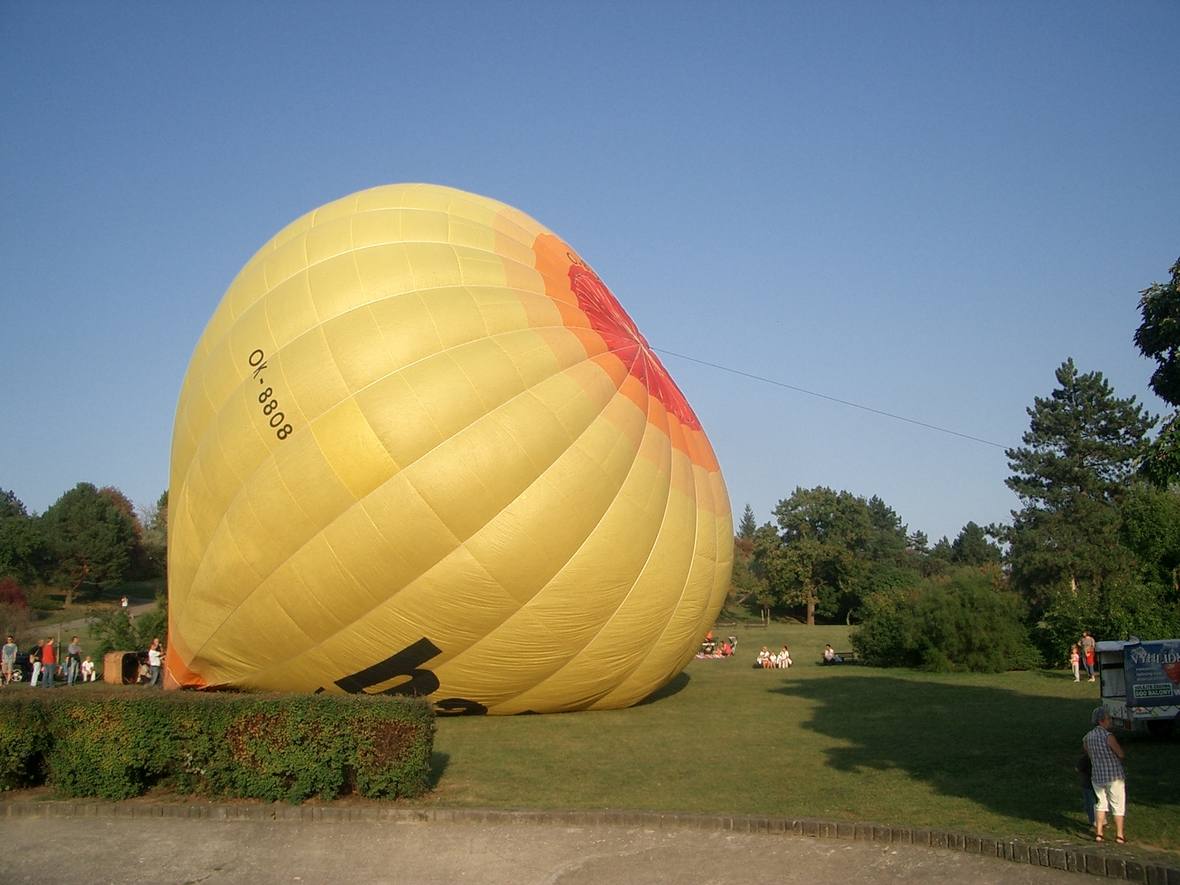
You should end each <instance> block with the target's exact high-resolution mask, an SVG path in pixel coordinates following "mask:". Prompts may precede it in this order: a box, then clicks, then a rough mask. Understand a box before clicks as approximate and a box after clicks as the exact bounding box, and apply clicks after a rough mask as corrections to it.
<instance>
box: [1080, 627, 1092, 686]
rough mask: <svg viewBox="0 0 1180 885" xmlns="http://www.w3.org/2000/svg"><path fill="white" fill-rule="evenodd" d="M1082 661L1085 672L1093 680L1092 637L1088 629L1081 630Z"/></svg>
mask: <svg viewBox="0 0 1180 885" xmlns="http://www.w3.org/2000/svg"><path fill="white" fill-rule="evenodd" d="M1081 646H1082V661H1083V662H1084V663H1085V665H1086V672H1087V673H1088V674H1089V675H1090V681H1091V682H1093V681H1094V637H1093V636H1091V635H1090V631H1089V630H1085V631H1083V632H1082V641H1081Z"/></svg>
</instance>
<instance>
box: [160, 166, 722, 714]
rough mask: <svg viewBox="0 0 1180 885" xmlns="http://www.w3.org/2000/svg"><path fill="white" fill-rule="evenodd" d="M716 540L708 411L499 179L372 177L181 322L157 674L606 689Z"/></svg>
mask: <svg viewBox="0 0 1180 885" xmlns="http://www.w3.org/2000/svg"><path fill="white" fill-rule="evenodd" d="M732 554H733V534H732V524H731V519H730V510H729V502H728V498H727V496H726V492H725V486H724V483H723V481H722V477H721V472H720V470H719V468H718V464H717V459H716V457H715V456H714V453H713V451H712V448H711V447H710V445H709V441H708V440H707V438H706V436H705V433H704V431H703V430H702V428H701V425H700V422H699V421H698V419H697V416H696V414H695V413H694V412H693V410H692V408H691V407H690V406H689V404H688V402H687V401H686V400H685V398H684V396H683V394H682V393H681V391H680V390H679V388H678V387H677V386H676V384H675V382H673V380H672V378H671V376H670V375H669V374H668V372H667V370H666V369H665V368H664V366H663V365H662V364H661V362H660V360H659V359H658V358H657V356H656V355H655V353H653V352H652V349H651V347H650V346H649V345H648V343H647V342H646V341H645V340H644V338H643V336H642V335H641V334H640V333H639V330H638V329H637V328H636V327H635V324H634V323H633V322H632V321H631V318H630V317H629V316H628V315H627V313H626V311H625V310H623V308H622V306H621V305H620V304H619V302H618V301H617V300H616V299H615V297H614V295H613V294H612V293H611V291H610V290H609V289H608V288H607V287H606V286H605V285H604V284H603V282H602V281H601V280H600V279H599V277H598V275H597V274H596V273H595V272H594V271H593V270H592V269H591V267H590V266H589V265H588V264H587V263H586V262H585V261H583V260H582V258H581V257H580V256H579V255H578V254H577V253H576V252H575V251H574V250H573V249H572V248H571V247H570V246H568V245H567V244H566V243H564V242H563V241H562V240H561V239H559V238H558V237H557V236H555V235H554V234H553V233H552V232H550V231H549V230H547V229H546V228H545V227H543V226H541V225H540V224H538V223H537V222H536V221H534V220H533V219H532V218H530V217H528V216H527V215H525V214H524V213H522V212H520V211H518V210H516V209H513V208H512V207H510V206H507V205H505V204H503V203H500V202H497V201H496V200H492V199H488V198H486V197H481V196H477V195H474V194H470V193H466V192H463V191H459V190H455V189H452V188H447V187H440V186H434V185H423V184H407V185H391V186H386V187H378V188H374V189H371V190H365V191H361V192H359V193H356V194H353V195H352V196H349V197H345V198H343V199H340V200H337V201H335V202H332V203H329V204H328V205H326V206H323V207H321V208H319V209H316V210H315V211H313V212H311V213H309V214H307V215H304V216H303V217H302V218H300V219H298V220H297V221H295V222H294V223H293V224H291V225H289V226H288V227H287V228H285V229H284V230H282V231H281V232H280V233H279V234H278V235H277V236H275V237H274V239H272V240H271V241H270V242H269V243H267V244H266V245H265V246H263V247H262V249H261V250H259V251H258V253H257V254H256V255H254V257H253V258H252V259H251V260H250V261H249V263H248V264H247V265H246V266H245V268H243V269H242V271H241V272H240V273H239V274H238V276H237V277H236V278H235V279H234V281H233V283H232V285H231V286H230V287H229V289H228V290H227V292H226V293H225V295H224V297H223V298H222V300H221V303H220V304H219V306H218V307H217V309H216V311H215V312H214V314H213V317H212V319H211V320H210V321H209V324H208V326H207V327H206V329H205V331H204V333H203V335H202V336H201V338H200V341H199V342H198V344H197V347H196V350H195V352H194V354H193V357H192V360H191V362H190V364H189V367H188V371H187V374H186V376H185V379H184V384H183V387H182V390H181V394H180V399H179V403H178V406H177V411H176V420H175V428H174V432H173V442H172V466H171V479H170V487H169V538H168V584H169V591H168V592H169V643H168V655H167V663H166V670H167V673H166V678H167V684H169V685H171V686H196V687H201V686H203V687H233V688H238V689H260V690H279V691H295V692H304V691H306V692H315V691H321V690H322V691H328V692H366V693H370V694H379V693H389V694H416V695H420V696H424V697H428V698H429V699H430V700H431V701H432V702H433V703H434V704H435V705H436V707H437V709H439V710H440V711H453V712H478V713H482V712H487V713H520V712H528V711H532V712H557V711H567V710H581V709H609V708H618V707H625V706H629V705H631V704H634V703H636V702H638V701H640V700H642V699H643V698H645V697H646V696H648V695H649V694H651V693H652V692H653V691H655V690H656V689H658V688H659V687H660V686H662V685H664V684H665V683H666V682H667V681H668V680H670V679H671V678H672V677H673V676H675V675H676V674H677V673H678V672H679V671H680V670H681V669H682V668H683V667H684V666H685V664H687V662H688V661H689V659H690V658H692V656H693V653H694V652H695V650H696V649H697V647H698V646H699V642H700V637H701V636H702V635H703V634H704V631H705V630H706V629H707V628H708V627H710V626H711V625H712V623H713V620H714V619H715V617H716V615H717V612H718V611H719V609H720V607H721V604H722V601H723V599H724V596H725V593H726V591H727V589H728V584H729V577H730V568H731V563H732Z"/></svg>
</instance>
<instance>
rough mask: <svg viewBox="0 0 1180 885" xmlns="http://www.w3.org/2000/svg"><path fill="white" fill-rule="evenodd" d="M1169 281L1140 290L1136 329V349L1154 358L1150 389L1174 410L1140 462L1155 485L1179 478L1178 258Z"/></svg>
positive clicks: (1179, 330)
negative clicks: (1139, 318)
mask: <svg viewBox="0 0 1180 885" xmlns="http://www.w3.org/2000/svg"><path fill="white" fill-rule="evenodd" d="M1171 273H1172V279H1171V281H1170V282H1168V283H1153V284H1152V285H1151V286H1148V287H1147V288H1146V289H1144V290H1143V291H1142V292H1141V293H1140V297H1139V311H1140V313H1141V314H1142V316H1143V321H1142V322H1141V323H1140V324H1139V328H1138V329H1136V330H1135V345H1136V346H1137V347H1138V348H1139V352H1140V353H1142V354H1143V355H1144V356H1145V357H1148V358H1149V359H1154V360H1155V361H1156V368H1155V371H1154V372H1152V374H1151V382H1150V383H1151V389H1152V390H1154V391H1155V393H1156V395H1157V396H1159V398H1160V399H1162V400H1164V402H1166V403H1168V404H1170V405H1172V406H1174V407H1175V408H1176V411H1174V412H1173V413H1172V414H1171V416H1170V417H1168V419H1167V420H1166V421H1165V423H1164V425H1163V427H1162V428H1161V429H1160V433H1159V436H1158V437H1156V439H1155V441H1154V442H1153V443H1152V446H1151V451H1150V453H1149V455H1148V457H1147V458H1146V459H1145V460H1144V462H1143V472H1144V474H1145V475H1146V476H1147V477H1148V478H1149V479H1151V480H1152V482H1154V483H1156V484H1157V485H1161V486H1167V485H1168V484H1169V483H1172V482H1177V481H1180V261H1177V262H1176V263H1175V264H1173V265H1172V271H1171Z"/></svg>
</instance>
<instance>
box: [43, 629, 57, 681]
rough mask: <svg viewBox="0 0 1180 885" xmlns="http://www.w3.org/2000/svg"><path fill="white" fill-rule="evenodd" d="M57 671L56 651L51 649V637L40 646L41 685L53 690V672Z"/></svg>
mask: <svg viewBox="0 0 1180 885" xmlns="http://www.w3.org/2000/svg"><path fill="white" fill-rule="evenodd" d="M56 669H57V650H56V649H55V648H54V647H53V637H52V636H50V637H49V638H48V639H46V640H45V644H44V645H42V646H41V685H42V687H44V688H53V671H54V670H56Z"/></svg>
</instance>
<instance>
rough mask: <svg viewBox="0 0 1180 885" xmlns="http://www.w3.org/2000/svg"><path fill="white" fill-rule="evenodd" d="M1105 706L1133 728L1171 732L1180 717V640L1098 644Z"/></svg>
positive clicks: (1117, 720)
mask: <svg viewBox="0 0 1180 885" xmlns="http://www.w3.org/2000/svg"><path fill="white" fill-rule="evenodd" d="M1094 652H1095V655H1096V656H1097V659H1098V678H1099V680H1100V683H1101V687H1102V706H1104V707H1105V708H1106V709H1107V710H1108V711H1109V712H1110V718H1111V719H1112V720H1114V724H1115V725H1118V726H1121V727H1122V728H1126V729H1128V730H1130V731H1143V730H1144V729H1146V730H1147V731H1149V732H1150V733H1152V734H1167V733H1169V732H1170V731H1171V730H1172V729H1173V727H1175V724H1176V719H1177V717H1180V639H1160V640H1155V641H1150V642H1141V641H1140V640H1138V639H1135V638H1132V639H1130V640H1127V641H1125V642H1124V641H1118V642H1099V643H1097V644H1096V645H1095V646H1094Z"/></svg>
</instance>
